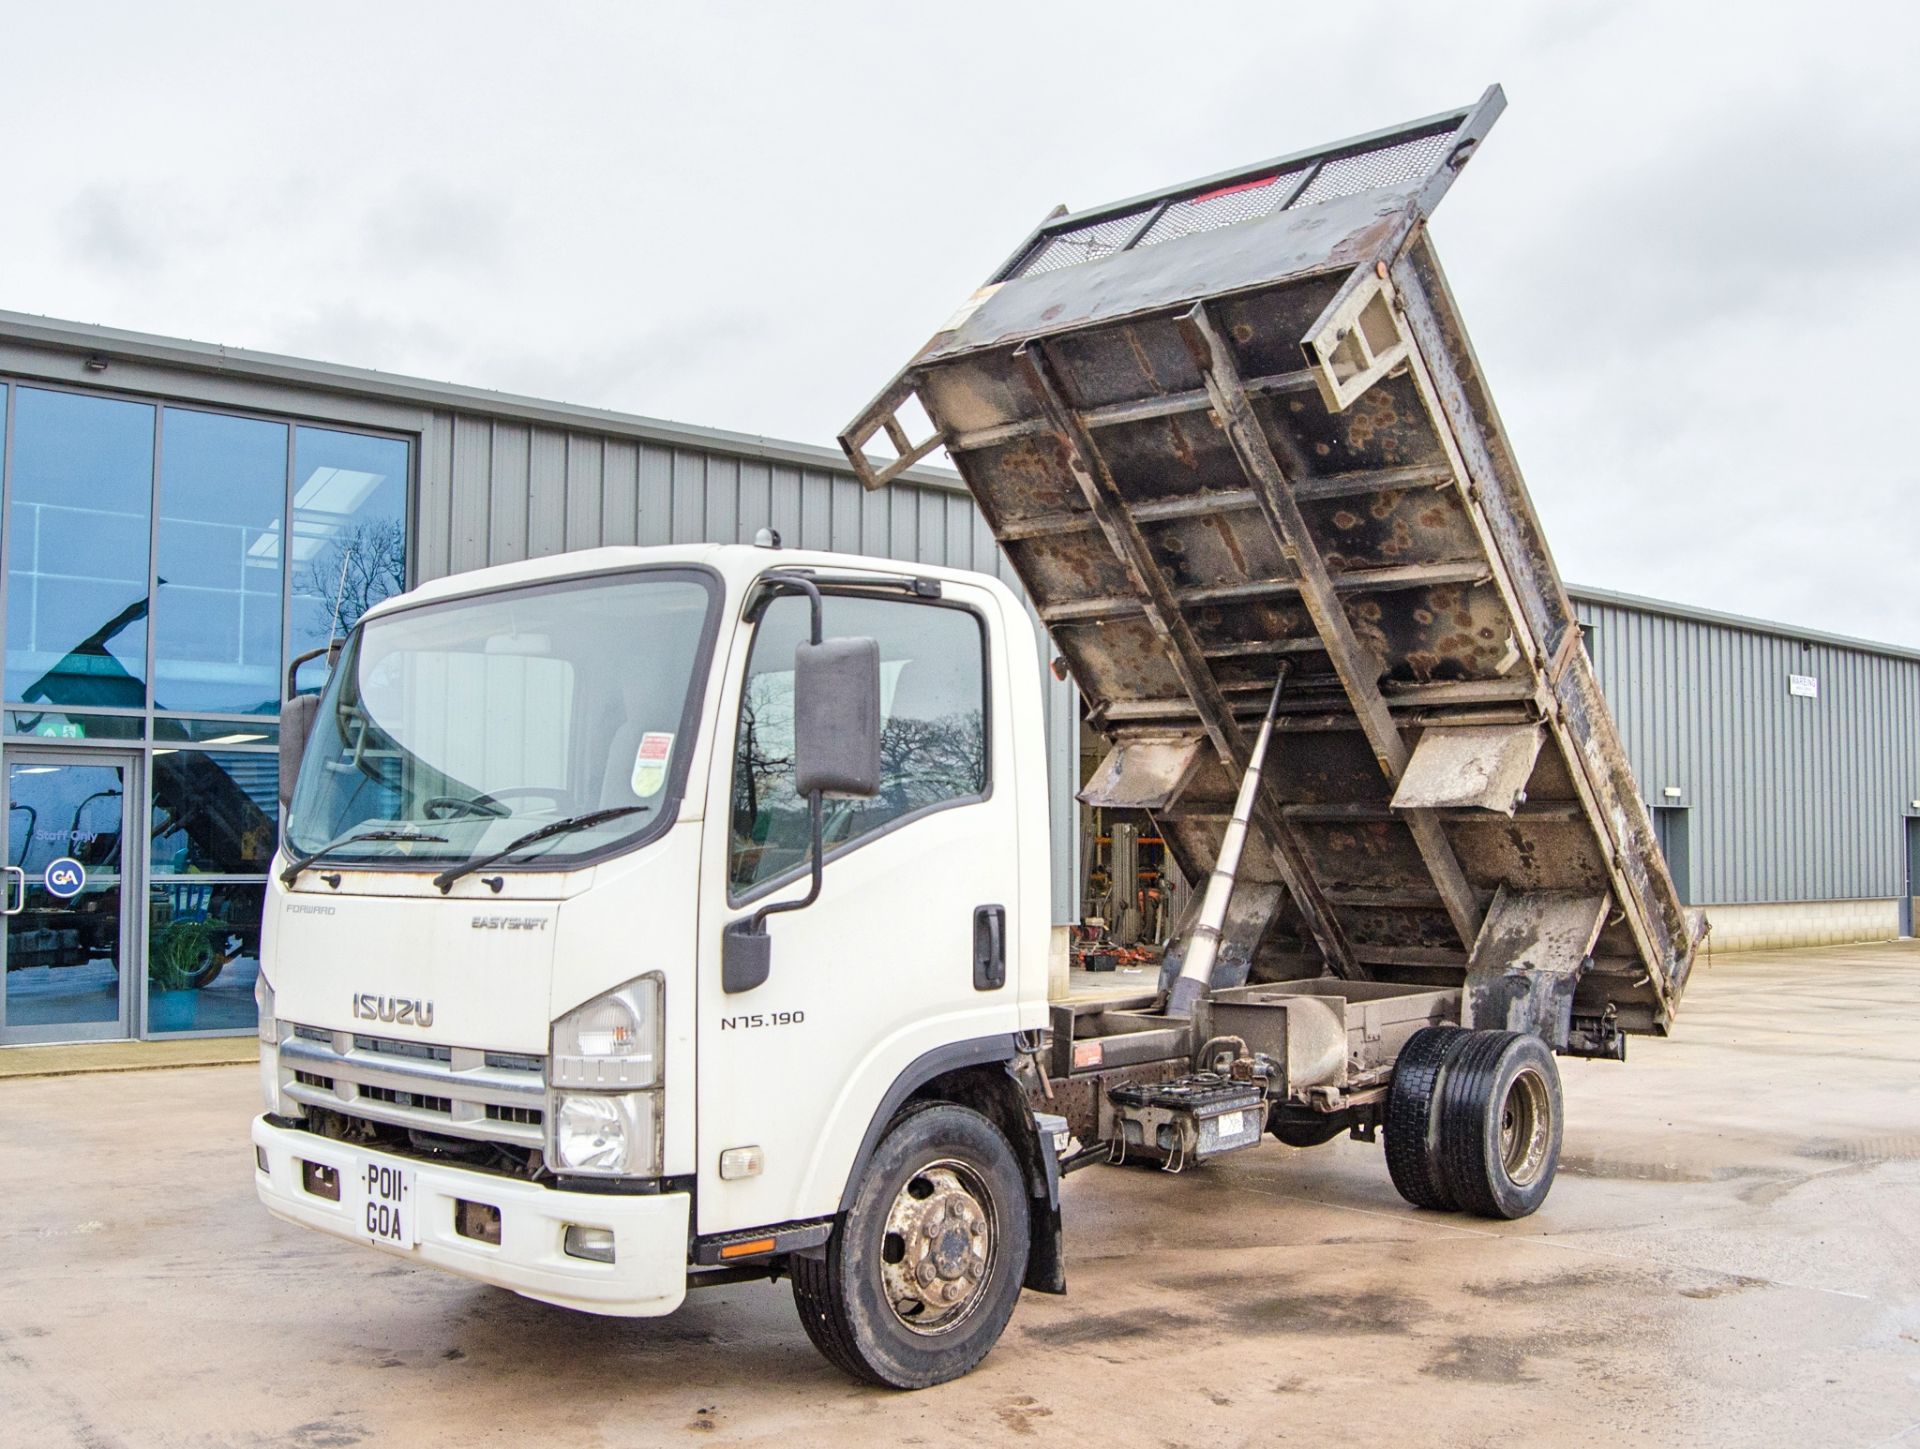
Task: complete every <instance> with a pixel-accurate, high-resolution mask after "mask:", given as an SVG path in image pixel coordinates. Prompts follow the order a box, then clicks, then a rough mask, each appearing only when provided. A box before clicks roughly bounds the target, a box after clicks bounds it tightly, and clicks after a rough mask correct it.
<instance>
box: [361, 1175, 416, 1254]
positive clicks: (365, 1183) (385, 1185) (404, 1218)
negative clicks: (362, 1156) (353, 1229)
mask: <svg viewBox="0 0 1920 1449" xmlns="http://www.w3.org/2000/svg"><path fill="white" fill-rule="evenodd" d="M360 1186H361V1188H362V1189H363V1192H362V1200H363V1203H364V1206H363V1209H362V1216H361V1220H360V1229H361V1231H362V1232H364V1233H365V1234H366V1235H367V1237H368V1238H370V1239H371V1240H372V1241H373V1242H375V1243H378V1244H380V1245H381V1246H383V1247H388V1248H411V1247H412V1246H413V1244H414V1236H413V1174H412V1173H411V1172H409V1171H407V1169H405V1168H404V1167H387V1166H385V1165H383V1164H381V1163H377V1162H369V1163H368V1164H367V1165H366V1166H365V1167H363V1168H361V1169H360Z"/></svg>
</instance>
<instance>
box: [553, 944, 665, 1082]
mask: <svg viewBox="0 0 1920 1449" xmlns="http://www.w3.org/2000/svg"><path fill="white" fill-rule="evenodd" d="M660 995H661V991H660V976H659V973H657V972H655V973H653V974H651V975H648V976H642V977H641V978H640V979H639V980H638V981H629V982H628V983H627V984H626V985H625V986H622V987H621V988H620V989H619V990H618V991H609V992H608V993H607V994H606V995H605V996H596V997H595V998H594V999H593V1000H592V1001H589V1002H587V1003H586V1004H585V1005H583V1006H576V1007H575V1008H574V1009H573V1010H572V1011H569V1012H568V1013H567V1014H566V1015H565V1016H563V1017H561V1018H560V1019H559V1020H558V1021H556V1022H555V1023H554V1024H553V1052H552V1055H551V1056H550V1057H549V1059H548V1060H549V1063H550V1065H549V1068H548V1070H549V1072H550V1074H551V1076H550V1080H551V1081H552V1083H553V1085H554V1086H556V1087H590V1088H607V1089H612V1090H618V1089H622V1088H633V1087H657V1086H659V1085H660Z"/></svg>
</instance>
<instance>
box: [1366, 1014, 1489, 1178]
mask: <svg viewBox="0 0 1920 1449" xmlns="http://www.w3.org/2000/svg"><path fill="white" fill-rule="evenodd" d="M1472 1036H1473V1033H1472V1032H1469V1031H1463V1030H1461V1029H1460V1028H1459V1027H1457V1026H1428V1027H1422V1028H1421V1029H1420V1030H1419V1031H1416V1032H1415V1033H1414V1034H1413V1035H1412V1036H1410V1037H1409V1038H1407V1044H1406V1045H1405V1046H1404V1047H1402V1048H1401V1049H1400V1055H1399V1057H1398V1058H1396V1059H1395V1061H1394V1064H1393V1083H1392V1085H1391V1086H1390V1087H1389V1088H1388V1089H1387V1123H1386V1138H1387V1172H1388V1173H1389V1175H1391V1176H1392V1178H1393V1185H1394V1187H1395V1188H1397V1189H1398V1190H1399V1193H1400V1196H1402V1197H1403V1198H1405V1199H1406V1200H1407V1201H1408V1202H1410V1203H1412V1204H1413V1205H1414V1206H1415V1207H1417V1208H1427V1209H1428V1210H1430V1211H1433V1212H1451V1211H1453V1210H1454V1209H1455V1208H1457V1207H1458V1206H1459V1205H1460V1204H1459V1202H1458V1201H1457V1200H1456V1199H1455V1197H1454V1195H1453V1191H1452V1189H1451V1188H1450V1187H1449V1186H1448V1184H1447V1180H1446V1178H1445V1176H1444V1175H1443V1174H1442V1173H1441V1170H1440V1159H1439V1152H1438V1146H1439V1144H1438V1130H1437V1129H1438V1111H1439V1089H1440V1085H1441V1082H1442V1081H1443V1080H1444V1079H1445V1076H1446V1070H1447V1066H1448V1064H1449V1063H1450V1062H1452V1060H1453V1059H1454V1058H1455V1057H1456V1056H1458V1055H1459V1053H1460V1051H1461V1050H1462V1049H1463V1048H1464V1047H1465V1046H1466V1044H1467V1042H1468V1041H1469V1039H1471V1038H1472Z"/></svg>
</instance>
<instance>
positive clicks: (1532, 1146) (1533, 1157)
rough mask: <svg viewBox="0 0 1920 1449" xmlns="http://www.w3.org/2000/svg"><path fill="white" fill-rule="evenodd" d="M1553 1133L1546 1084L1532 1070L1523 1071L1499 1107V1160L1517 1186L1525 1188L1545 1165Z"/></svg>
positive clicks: (1514, 1080)
mask: <svg viewBox="0 0 1920 1449" xmlns="http://www.w3.org/2000/svg"><path fill="white" fill-rule="evenodd" d="M1552 1132H1553V1120H1552V1108H1551V1106H1550V1105H1549V1097H1548V1093H1547V1084H1546V1082H1545V1080H1544V1079H1543V1078H1542V1077H1541V1076H1540V1074H1539V1073H1538V1072H1536V1071H1533V1070H1531V1069H1529V1070H1526V1071H1523V1072H1521V1073H1520V1074H1519V1075H1518V1076H1516V1077H1515V1078H1514V1079H1513V1082H1512V1083H1511V1085H1509V1086H1508V1088H1507V1095H1506V1099H1505V1100H1504V1101H1503V1102H1502V1103H1501V1104H1500V1160H1501V1166H1502V1167H1504V1168H1505V1169H1506V1173H1507V1177H1508V1178H1509V1179H1511V1181H1512V1182H1513V1184H1514V1186H1515V1187H1525V1186H1527V1185H1528V1184H1529V1183H1531V1182H1532V1181H1533V1180H1534V1178H1536V1177H1538V1176H1539V1175H1540V1170H1541V1168H1542V1167H1543V1166H1545V1164H1546V1160H1547V1149H1548V1145H1549V1141H1550V1139H1551V1137H1552Z"/></svg>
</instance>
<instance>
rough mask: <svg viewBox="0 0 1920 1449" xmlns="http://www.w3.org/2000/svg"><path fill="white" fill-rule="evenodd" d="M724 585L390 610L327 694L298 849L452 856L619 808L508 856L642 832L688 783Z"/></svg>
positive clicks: (369, 629)
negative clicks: (687, 764) (687, 762)
mask: <svg viewBox="0 0 1920 1449" xmlns="http://www.w3.org/2000/svg"><path fill="white" fill-rule="evenodd" d="M717 593H718V585H717V584H716V583H715V582H714V581H713V580H712V579H711V578H710V576H708V575H706V574H704V573H698V572H691V571H688V570H684V569H682V570H649V571H642V572H636V573H629V574H620V575H615V576H610V577H605V578H595V579H580V580H567V581H565V582H562V583H556V584H545V585H540V586H537V587H532V588H524V589H515V590H511V591H508V592H503V593H497V594H491V595H487V596H484V597H476V598H468V599H455V600H451V601H449V602H447V603H444V604H432V605H425V606H422V607H420V608H415V609H403V610H400V611H397V612H395V613H392V614H386V615H376V616H375V617H374V618H372V619H370V620H368V621H367V623H366V624H364V625H363V626H362V627H361V629H360V630H359V631H358V632H357V633H356V634H355V635H354V636H353V638H352V640H351V641H350V642H349V644H348V646H347V648H346V651H345V653H344V654H343V655H342V657H341V660H340V665H339V667H338V668H337V669H336V670H335V671H334V674H333V677H332V679H331V680H329V681H328V684H327V689H326V692H325V694H324V696H323V697H322V700H321V705H320V713H319V717H318V719H317V720H316V721H315V725H314V737H313V740H312V742H311V743H310V744H309V745H308V747H307V753H306V756H305V758H304V760H303V762H302V764H301V768H300V780H299V784H298V787H297V788H296V790H295V792H294V797H293V803H292V806H291V807H290V809H289V811H288V816H287V842H288V848H289V850H290V851H292V852H293V853H296V854H301V855H305V854H309V853H311V852H314V851H320V850H324V851H325V852H326V856H327V858H333V857H335V856H338V857H339V858H340V859H342V860H368V861H375V860H377V861H379V862H381V863H382V865H383V866H391V865H399V864H402V863H407V862H411V863H418V864H432V865H434V866H436V867H440V866H444V865H446V864H448V863H449V862H453V861H460V860H465V859H468V858H469V857H473V856H477V855H480V854H484V853H487V852H491V851H496V850H500V849H502V848H503V847H505V846H506V845H507V844H508V843H509V842H511V841H513V840H515V839H517V838H519V837H520V836H522V835H525V834H527V833H528V832H530V831H533V830H536V829H538V828H539V827H541V826H543V825H548V824H552V823H555V822H559V821H562V820H568V819H571V818H573V817H576V816H581V815H590V814H594V813H596V812H601V811H614V810H621V809H625V810H627V811H628V813H625V814H621V815H618V816H616V817H614V818H611V819H608V820H605V821H602V822H600V823H597V824H592V825H586V826H583V827H581V828H578V829H570V830H566V831H564V832H563V833H560V834H557V835H553V836H550V837H548V838H547V839H545V840H542V841H539V842H537V843H534V844H531V845H529V846H527V847H526V849H525V850H524V851H523V852H519V853H516V854H515V856H514V857H513V859H512V861H509V862H508V864H512V863H514V862H518V861H521V860H525V861H527V862H529V863H532V862H536V861H537V862H541V863H543V864H548V865H558V864H569V863H573V862H577V861H579V860H580V859H582V858H583V857H586V856H591V855H595V854H599V853H602V852H605V851H607V850H610V849H612V848H614V847H616V846H621V845H630V844H636V843H638V842H639V841H640V840H641V839H643V838H645V837H646V836H647V835H648V834H650V833H652V832H653V831H655V830H656V829H658V828H660V826H661V825H662V823H663V822H664V820H665V819H666V818H667V817H669V816H670V815H671V814H672V806H673V804H674V803H675V801H676V800H677V798H678V794H679V790H680V781H681V779H682V778H683V775H684V769H683V768H682V766H683V761H684V756H685V752H686V751H687V750H688V749H690V748H691V745H692V735H691V732H692V727H693V714H694V710H695V708H696V706H697V704H698V693H699V682H700V681H702V680H703V679H704V677H705V670H706V664H707V659H708V655H709V652H710V649H711V636H712V622H713V613H714V609H715V600H716V597H717ZM357 834H369V835H378V836H381V837H382V838H380V839H374V840H358V841H355V840H351V839H350V838H349V837H351V836H354V835H357ZM396 837H397V838H396Z"/></svg>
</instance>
